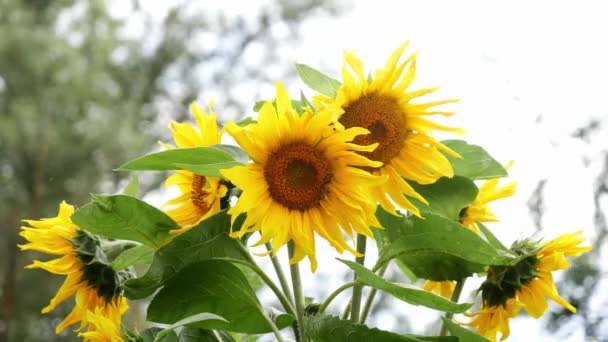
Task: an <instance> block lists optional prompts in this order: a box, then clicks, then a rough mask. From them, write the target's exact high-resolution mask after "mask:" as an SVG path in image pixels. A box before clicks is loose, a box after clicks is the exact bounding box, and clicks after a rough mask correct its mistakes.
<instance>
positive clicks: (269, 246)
mask: <svg viewBox="0 0 608 342" xmlns="http://www.w3.org/2000/svg"><path fill="white" fill-rule="evenodd" d="M266 249H267V250H268V251H272V244H271V243H270V242H267V243H266ZM269 256H270V261H272V266H273V267H274V271H275V272H276V273H277V277H278V278H279V283H280V284H281V288H282V289H283V293H284V294H285V296H287V298H289V300H290V301H291V302H292V304H293V301H292V298H293V297H292V295H291V290H290V289H289V283H287V279H286V278H285V274H284V273H283V268H282V267H281V263H280V262H279V259H278V258H277V256H276V255H274V256H273V255H272V254H270V255H269Z"/></svg>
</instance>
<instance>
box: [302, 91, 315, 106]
mask: <svg viewBox="0 0 608 342" xmlns="http://www.w3.org/2000/svg"><path fill="white" fill-rule="evenodd" d="M300 103H301V104H302V108H305V107H310V109H311V110H313V111H314V110H315V106H313V105H312V103H310V101H308V99H307V98H306V96H305V95H304V92H302V91H300Z"/></svg>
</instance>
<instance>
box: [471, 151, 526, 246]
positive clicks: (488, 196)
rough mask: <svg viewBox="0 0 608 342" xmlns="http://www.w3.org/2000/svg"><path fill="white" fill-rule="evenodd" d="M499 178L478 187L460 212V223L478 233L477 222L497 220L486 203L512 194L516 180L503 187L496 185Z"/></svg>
mask: <svg viewBox="0 0 608 342" xmlns="http://www.w3.org/2000/svg"><path fill="white" fill-rule="evenodd" d="M512 164H513V162H509V163H508V164H507V165H506V166H505V168H506V169H509V168H510V167H511V165H512ZM499 181H500V178H494V179H490V180H487V181H485V182H484V183H483V184H482V185H481V186H480V187H479V193H478V194H477V197H476V198H475V200H474V201H473V202H472V203H471V204H470V205H469V206H468V207H466V208H464V209H462V211H461V212H460V223H461V224H462V225H463V226H465V227H467V228H469V229H470V230H472V231H474V232H475V233H478V234H479V227H478V226H477V222H497V221H498V219H497V218H496V216H495V215H494V213H493V212H492V211H491V210H490V208H489V207H488V203H490V202H493V201H496V200H497V199H501V198H506V197H510V196H513V194H514V193H515V188H516V187H517V183H516V182H511V183H509V184H507V185H505V186H503V187H500V188H499V187H498V182H499Z"/></svg>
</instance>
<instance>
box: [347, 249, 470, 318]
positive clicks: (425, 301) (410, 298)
mask: <svg viewBox="0 0 608 342" xmlns="http://www.w3.org/2000/svg"><path fill="white" fill-rule="evenodd" d="M338 260H339V261H341V262H343V263H344V264H346V266H348V267H350V268H351V269H352V270H353V271H355V273H356V274H357V281H359V282H361V283H363V284H365V285H368V286H371V287H373V288H376V289H378V290H382V291H384V292H386V293H389V294H391V295H392V296H394V297H395V298H397V299H400V300H402V301H404V302H407V303H409V304H412V305H422V306H426V307H428V308H431V309H435V310H441V311H448V312H456V313H460V312H464V311H466V310H467V309H468V308H470V307H471V305H472V304H469V303H464V304H457V303H454V302H452V301H450V300H448V299H445V298H443V297H441V296H437V295H435V294H432V293H430V292H427V291H423V290H420V289H414V288H407V287H403V286H400V285H397V284H394V283H391V282H389V281H386V280H384V279H383V278H382V277H380V276H378V275H376V274H375V273H374V272H372V271H370V270H368V269H367V268H365V267H363V266H362V265H360V264H358V263H356V262H353V261H349V260H344V259H339V258H338Z"/></svg>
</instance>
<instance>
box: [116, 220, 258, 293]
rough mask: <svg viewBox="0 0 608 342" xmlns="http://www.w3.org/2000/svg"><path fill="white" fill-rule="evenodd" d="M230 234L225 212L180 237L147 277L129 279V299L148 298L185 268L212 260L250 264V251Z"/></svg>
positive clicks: (163, 252) (159, 255)
mask: <svg viewBox="0 0 608 342" xmlns="http://www.w3.org/2000/svg"><path fill="white" fill-rule="evenodd" d="M235 228H238V227H235ZM229 231H230V216H229V215H228V214H226V210H222V211H220V212H218V213H216V214H214V215H211V216H210V217H208V218H207V219H205V220H203V221H202V222H201V223H199V224H198V225H197V226H196V227H194V228H192V229H190V230H188V231H186V232H185V233H183V234H180V235H178V236H176V237H175V238H174V239H173V240H172V241H171V243H169V244H167V245H165V246H163V247H161V248H159V249H158V250H157V251H156V254H154V260H153V261H152V265H151V266H150V268H149V269H148V272H147V273H146V274H145V275H144V276H142V277H140V278H136V279H129V280H127V281H126V283H125V284H123V286H124V289H125V295H126V296H127V298H129V299H140V298H144V297H147V296H149V295H151V294H152V293H153V292H154V291H155V290H156V289H157V288H159V287H160V286H162V284H163V283H164V282H165V281H167V280H168V279H170V278H171V277H172V276H174V275H175V274H176V273H177V272H179V271H180V270H181V269H182V268H184V267H186V266H188V265H190V264H193V263H197V262H200V261H204V260H208V259H212V258H233V259H240V260H246V261H248V260H249V259H248V255H247V254H246V253H247V251H246V250H244V249H243V247H242V246H241V245H240V242H239V241H238V240H235V239H233V238H231V237H229V236H228V232H229Z"/></svg>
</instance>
